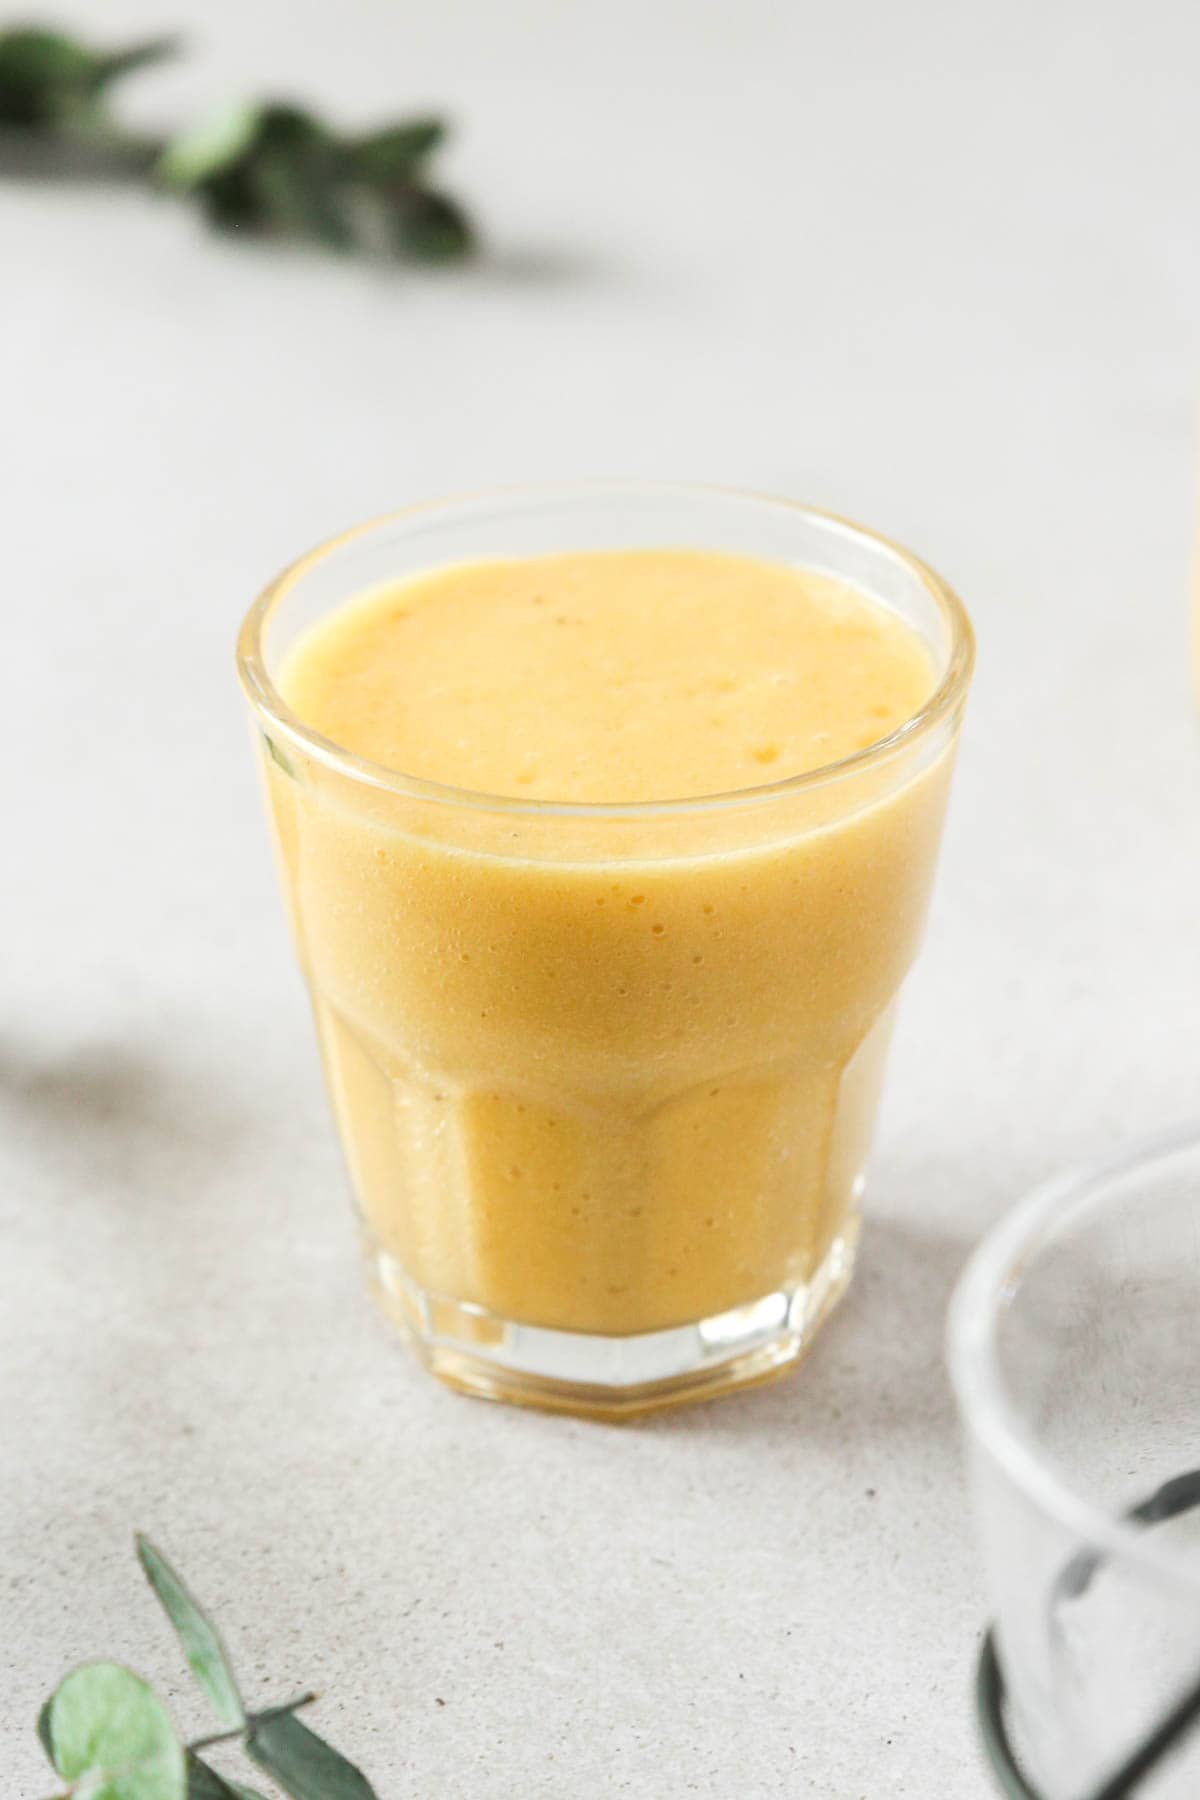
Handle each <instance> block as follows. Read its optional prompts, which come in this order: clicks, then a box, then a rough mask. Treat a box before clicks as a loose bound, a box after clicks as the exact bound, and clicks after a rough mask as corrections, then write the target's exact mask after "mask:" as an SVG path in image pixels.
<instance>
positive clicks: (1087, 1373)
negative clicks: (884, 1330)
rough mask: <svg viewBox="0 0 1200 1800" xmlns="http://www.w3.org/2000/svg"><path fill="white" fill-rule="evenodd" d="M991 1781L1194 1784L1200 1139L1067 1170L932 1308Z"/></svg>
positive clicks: (1189, 1792)
mask: <svg viewBox="0 0 1200 1800" xmlns="http://www.w3.org/2000/svg"><path fill="white" fill-rule="evenodd" d="M949 1343H950V1363H951V1371H952V1375H953V1379H954V1383H955V1387H956V1390H957V1394H958V1400H959V1405H960V1408H961V1412H962V1417H963V1421H964V1424H965V1428H966V1436H967V1442H968V1449H969V1459H970V1467H971V1477H972V1486H973V1492H974V1500H975V1508H976V1517H977V1523H978V1529H979V1533H980V1536H981V1539H982V1543H983V1550H984V1556H985V1560H986V1566H987V1573H988V1577H989V1582H990V1587H991V1595H992V1606H993V1612H994V1628H993V1632H992V1634H991V1635H990V1636H989V1640H988V1642H987V1644H986V1646H985V1651H984V1656H983V1660H982V1664H981V1673H980V1689H979V1694H980V1702H981V1714H982V1721H983V1726H984V1734H985V1740H986V1742H987V1746H988V1750H989V1754H990V1756H991V1758H992V1761H993V1764H994V1766H995V1768H996V1771H997V1774H998V1776H999V1778H1000V1785H1001V1786H1002V1788H1003V1789H1004V1791H1005V1792H1007V1793H1009V1794H1014V1795H1022V1796H1030V1795H1032V1796H1038V1797H1040V1800H1116V1797H1117V1796H1123V1795H1127V1794H1134V1793H1136V1794H1137V1795H1138V1796H1139V1800H1141V1797H1142V1796H1145V1800H1195V1796H1196V1794H1197V1793H1200V1731H1198V1730H1197V1729H1196V1728H1195V1722H1196V1719H1197V1716H1198V1715H1200V1136H1197V1135H1195V1133H1194V1132H1180V1133H1176V1134H1174V1135H1172V1136H1168V1137H1165V1138H1162V1139H1159V1140H1158V1141H1156V1142H1155V1143H1153V1144H1150V1145H1149V1146H1141V1147H1139V1148H1137V1149H1136V1150H1134V1151H1132V1152H1128V1153H1126V1154H1123V1155H1122V1156H1120V1157H1118V1158H1116V1159H1114V1160H1112V1161H1109V1162H1106V1163H1103V1164H1100V1165H1098V1166H1096V1167H1093V1168H1089V1169H1084V1170H1082V1171H1080V1172H1078V1173H1076V1174H1073V1175H1070V1176H1068V1177H1066V1178H1065V1179H1064V1180H1061V1181H1058V1182H1056V1183H1054V1185H1053V1186H1051V1187H1049V1188H1046V1189H1044V1190H1042V1191H1041V1192H1039V1193H1038V1194H1035V1195H1034V1196H1033V1198H1032V1199H1030V1200H1028V1201H1027V1202H1026V1203H1025V1204H1024V1205H1022V1206H1019V1207H1018V1208H1017V1209H1016V1210H1015V1211H1014V1212H1013V1213H1012V1214H1011V1215H1010V1216H1009V1217H1008V1218H1006V1219H1005V1220H1003V1221H1002V1222H1001V1224H1000V1225H999V1226H998V1227H997V1228H996V1229H995V1230H994V1231H993V1232H992V1233H991V1235H990V1236H989V1237H988V1238H986V1239H985V1240H984V1242H983V1243H982V1245H981V1246H980V1247H979V1249H978V1250H977V1251H976V1253H975V1255H974V1256H973V1257H972V1259H971V1262H970V1263H969V1264H968V1266H967V1269H966V1271H965V1273H964V1275H963V1277H962V1280H961V1282H960V1285H959V1288H958V1291H957V1293H956V1295H955V1298H954V1302H953V1305H952V1308H951V1317H950V1335H949Z"/></svg>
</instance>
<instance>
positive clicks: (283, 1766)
mask: <svg viewBox="0 0 1200 1800" xmlns="http://www.w3.org/2000/svg"><path fill="white" fill-rule="evenodd" d="M246 1751H247V1754H248V1755H249V1756H250V1757H251V1758H252V1759H253V1761H254V1762H256V1763H257V1764H258V1766H259V1768H260V1769H264V1770H265V1771H266V1773H267V1774H268V1775H270V1776H271V1777H272V1778H273V1779H274V1780H275V1781H277V1782H278V1783H279V1786H280V1787H281V1788H282V1789H283V1791H284V1793H285V1794H290V1795H291V1796H292V1800H378V1797H377V1795H376V1793H375V1790H374V1788H373V1787H372V1786H371V1784H370V1782H369V1781H368V1780H367V1778H366V1776H365V1775H364V1774H363V1773H362V1771H361V1770H360V1769H356V1768H355V1766H354V1764H353V1763H352V1762H347V1760H346V1758H345V1757H344V1756H342V1755H341V1754H340V1753H339V1752H338V1751H337V1750H335V1749H334V1748H333V1746H332V1745H330V1744H327V1743H326V1742H325V1740H324V1738H319V1737H318V1736H317V1735H316V1733H315V1732H314V1731H310V1730H309V1729H308V1726H307V1725H302V1724H301V1723H300V1721H299V1719H298V1718H296V1716H295V1714H294V1713H276V1714H274V1715H273V1716H271V1717H269V1718H264V1719H262V1720H260V1721H253V1722H252V1723H251V1727H250V1734H249V1736H248V1737H247V1739H246Z"/></svg>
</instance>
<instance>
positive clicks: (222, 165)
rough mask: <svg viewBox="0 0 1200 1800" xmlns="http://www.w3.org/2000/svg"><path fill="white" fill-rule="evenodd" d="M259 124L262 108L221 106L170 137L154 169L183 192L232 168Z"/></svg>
mask: <svg viewBox="0 0 1200 1800" xmlns="http://www.w3.org/2000/svg"><path fill="white" fill-rule="evenodd" d="M261 128H262V108H261V107H259V106H243V105H242V104H241V103H240V102H239V103H237V104H236V105H232V106H224V107H222V108H221V110H220V111H219V112H215V113H212V114H210V115H209V117H208V118H207V119H204V120H202V121H201V123H200V124H199V125H195V126H193V127H192V129H191V130H190V131H181V132H179V133H178V135H177V136H176V137H173V138H172V139H171V141H170V143H169V144H168V145H167V147H166V150H165V151H164V152H163V154H162V156H161V157H160V158H159V162H158V167H157V169H156V171H155V173H156V174H157V176H158V179H159V180H160V181H162V182H164V183H165V184H166V185H167V186H168V187H173V188H177V189H179V190H181V191H182V192H184V193H186V192H189V191H190V190H191V189H193V188H197V187H201V186H203V184H204V183H205V182H207V181H212V180H213V178H214V177H216V176H218V175H221V174H224V173H226V172H228V171H229V170H231V169H233V168H234V167H235V166H236V165H237V164H238V163H239V162H241V160H242V159H243V157H244V156H245V155H246V153H247V151H248V150H249V149H250V147H251V145H252V144H253V143H254V142H255V140H256V139H257V137H258V135H259V132H260V130H261Z"/></svg>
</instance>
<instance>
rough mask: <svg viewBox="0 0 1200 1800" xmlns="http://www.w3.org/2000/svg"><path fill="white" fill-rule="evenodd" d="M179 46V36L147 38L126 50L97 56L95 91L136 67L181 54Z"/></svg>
mask: <svg viewBox="0 0 1200 1800" xmlns="http://www.w3.org/2000/svg"><path fill="white" fill-rule="evenodd" d="M179 48H180V44H179V39H178V38H173V37H159V38H145V39H143V41H142V42H141V43H140V44H129V45H128V46H127V47H126V48H125V49H124V50H111V51H109V52H108V53H107V55H104V56H97V57H95V58H94V59H93V71H92V76H91V87H92V89H93V91H95V90H96V89H98V88H102V87H107V85H108V83H109V82H110V81H116V80H118V79H119V77H120V76H122V75H132V73H133V71H134V70H135V69H145V68H148V67H149V65H150V64H151V63H157V62H166V61H167V60H168V59H169V58H170V57H172V56H177V55H178V54H179Z"/></svg>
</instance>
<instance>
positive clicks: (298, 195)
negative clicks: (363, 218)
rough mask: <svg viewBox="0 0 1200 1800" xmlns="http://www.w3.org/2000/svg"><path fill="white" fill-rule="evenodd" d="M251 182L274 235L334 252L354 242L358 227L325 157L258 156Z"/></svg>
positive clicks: (270, 152) (266, 153)
mask: <svg viewBox="0 0 1200 1800" xmlns="http://www.w3.org/2000/svg"><path fill="white" fill-rule="evenodd" d="M251 180H252V182H253V185H254V189H255V192H256V194H257V196H258V199H259V202H260V206H261V209H262V213H263V218H264V222H265V223H266V224H267V225H269V226H270V227H271V228H272V229H273V230H275V231H278V232H281V233H283V234H285V235H287V236H292V237H311V238H316V239H317V240H318V242H320V243H322V244H325V245H327V246H328V248H329V249H331V250H347V249H349V247H350V245H351V244H352V243H353V241H354V231H353V227H352V226H351V223H350V220H349V217H348V215H347V213H346V211H345V208H344V207H343V206H342V204H341V201H340V200H339V198H338V192H337V183H336V179H335V176H334V173H333V171H332V169H331V168H330V167H329V165H328V163H327V162H326V160H325V159H324V158H323V157H320V156H309V155H306V154H305V153H304V152H303V151H300V152H299V153H296V154H290V155H289V154H288V153H287V152H286V151H284V150H266V151H264V152H263V153H262V154H261V155H260V156H258V157H256V159H255V162H254V168H253V171H252V174H251Z"/></svg>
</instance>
